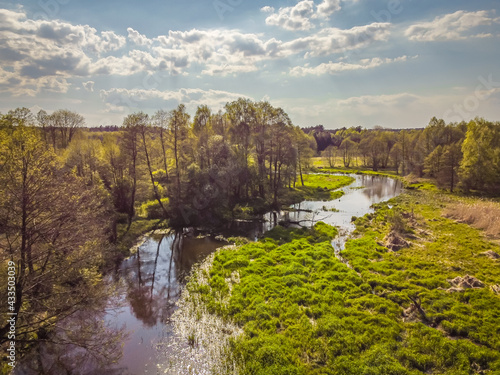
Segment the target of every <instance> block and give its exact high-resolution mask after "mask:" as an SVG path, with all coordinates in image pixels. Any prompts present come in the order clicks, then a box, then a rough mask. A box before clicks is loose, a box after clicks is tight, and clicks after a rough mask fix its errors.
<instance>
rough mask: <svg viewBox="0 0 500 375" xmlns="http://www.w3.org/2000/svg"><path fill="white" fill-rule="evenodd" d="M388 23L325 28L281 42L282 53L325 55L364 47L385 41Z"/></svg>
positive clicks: (388, 29) (307, 55)
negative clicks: (346, 27)
mask: <svg viewBox="0 0 500 375" xmlns="http://www.w3.org/2000/svg"><path fill="white" fill-rule="evenodd" d="M390 27H391V24H390V23H372V24H370V25H365V26H356V27H353V28H351V29H348V30H342V29H337V28H333V27H331V28H325V29H323V30H321V31H320V32H318V33H316V34H312V35H309V36H306V37H302V38H297V39H294V40H292V41H291V42H286V43H283V46H282V50H283V51H284V54H294V53H300V52H303V51H306V54H305V57H306V58H307V57H311V56H326V55H331V54H333V53H339V52H346V51H349V50H354V49H358V48H362V47H366V46H368V45H370V44H372V43H374V42H376V41H385V40H387V38H388V37H389V35H390Z"/></svg>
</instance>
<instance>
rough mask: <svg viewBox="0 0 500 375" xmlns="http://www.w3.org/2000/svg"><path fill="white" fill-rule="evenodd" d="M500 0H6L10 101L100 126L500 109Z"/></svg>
mask: <svg viewBox="0 0 500 375" xmlns="http://www.w3.org/2000/svg"><path fill="white" fill-rule="evenodd" d="M499 8H500V1H499V0H475V1H470V0H467V1H465V0H300V1H291V0H289V1H270V0H266V1H263V0H253V1H251V0H187V1H184V2H182V1H171V0H161V1H160V0H143V1H130V0H120V1H118V0H85V1H83V0H19V1H16V2H12V1H10V2H6V1H3V0H0V111H1V112H2V113H5V112H7V111H8V110H10V109H14V108H17V107H28V108H30V109H31V110H32V111H33V112H34V113H37V112H38V111H39V110H40V109H44V110H46V111H47V112H48V113H51V112H53V111H55V110H57V109H69V110H72V111H75V112H78V113H80V114H82V115H83V116H84V117H85V119H86V124H87V125H88V126H99V125H121V124H122V122H123V119H124V117H125V116H127V115H128V114H130V113H134V112H138V111H143V112H146V113H148V114H150V115H153V114H154V113H155V112H156V111H157V110H159V109H164V110H171V109H174V108H176V107H177V105H178V104H180V103H183V104H185V105H186V107H187V110H188V112H189V113H190V114H191V115H194V113H195V112H196V108H197V107H198V106H199V105H202V104H206V105H208V106H209V107H210V108H211V109H212V111H214V112H217V111H218V110H220V109H223V108H224V105H225V103H227V102H230V101H233V100H236V99H238V98H240V97H243V98H249V99H251V100H254V101H261V100H267V101H269V102H270V103H271V104H272V105H273V106H275V107H281V108H283V109H284V110H285V111H286V112H287V113H288V114H289V116H290V118H291V120H292V122H293V123H294V125H299V126H302V127H306V126H315V125H319V124H322V125H323V126H324V127H325V128H329V129H334V128H339V127H343V126H346V127H350V126H362V127H365V128H372V127H374V126H382V127H388V128H412V127H424V126H425V125H426V124H428V123H429V120H430V119H431V118H432V117H433V116H436V117H437V118H443V119H444V120H445V121H446V122H459V121H469V120H470V119H472V118H474V117H476V116H481V117H484V118H486V119H488V120H491V121H498V120H500V48H499V47H500V9H499Z"/></svg>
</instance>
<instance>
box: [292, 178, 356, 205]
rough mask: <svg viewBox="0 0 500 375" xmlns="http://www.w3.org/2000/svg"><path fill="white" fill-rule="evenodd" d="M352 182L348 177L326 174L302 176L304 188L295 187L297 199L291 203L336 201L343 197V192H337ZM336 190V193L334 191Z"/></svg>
mask: <svg viewBox="0 0 500 375" xmlns="http://www.w3.org/2000/svg"><path fill="white" fill-rule="evenodd" d="M353 182H354V179H353V178H352V177H349V176H332V175H328V174H306V175H304V186H297V189H296V192H297V193H298V195H297V198H299V199H296V200H295V201H294V202H293V203H297V202H300V201H302V200H318V201H328V200H333V199H338V198H340V197H341V196H342V195H344V192H343V191H340V190H337V189H339V188H341V187H343V186H347V185H349V184H351V183H353ZM334 190H336V191H334Z"/></svg>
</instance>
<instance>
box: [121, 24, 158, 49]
mask: <svg viewBox="0 0 500 375" xmlns="http://www.w3.org/2000/svg"><path fill="white" fill-rule="evenodd" d="M127 32H128V38H129V40H130V41H131V42H132V43H134V44H137V45H138V46H149V45H151V44H152V43H153V41H152V40H151V39H148V38H147V37H146V36H145V35H142V34H141V33H139V32H138V31H137V30H134V29H132V28H131V27H129V28H128V29H127Z"/></svg>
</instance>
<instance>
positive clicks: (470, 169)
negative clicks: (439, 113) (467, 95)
mask: <svg viewBox="0 0 500 375" xmlns="http://www.w3.org/2000/svg"><path fill="white" fill-rule="evenodd" d="M499 149H500V124H499V123H492V122H489V121H486V120H484V119H482V118H476V119H474V120H472V121H470V122H469V124H468V125H467V133H466V136H465V140H464V142H463V144H462V152H463V159H462V162H461V164H460V179H461V182H462V186H463V187H464V189H465V190H470V189H478V190H487V191H495V190H496V189H498V187H499V185H500V171H499V170H498V168H497V165H498V162H499V161H498V150H499Z"/></svg>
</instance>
